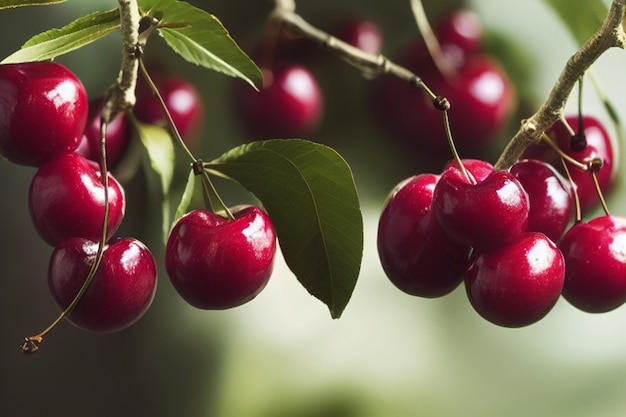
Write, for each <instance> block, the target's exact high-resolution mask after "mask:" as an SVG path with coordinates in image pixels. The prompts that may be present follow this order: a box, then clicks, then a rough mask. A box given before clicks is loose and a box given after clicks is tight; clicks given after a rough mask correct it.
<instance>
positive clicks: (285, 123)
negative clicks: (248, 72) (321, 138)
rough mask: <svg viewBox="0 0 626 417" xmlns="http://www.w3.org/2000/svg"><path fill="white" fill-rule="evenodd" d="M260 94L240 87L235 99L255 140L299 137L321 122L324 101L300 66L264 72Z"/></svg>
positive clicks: (313, 79)
mask: <svg viewBox="0 0 626 417" xmlns="http://www.w3.org/2000/svg"><path fill="white" fill-rule="evenodd" d="M263 74H264V77H265V80H264V86H263V89H262V90H261V91H255V90H253V89H251V88H250V87H249V86H247V85H243V84H238V85H237V87H238V89H237V90H236V91H235V94H234V100H235V105H236V107H237V114H238V115H239V117H240V119H241V122H242V124H243V126H244V128H245V129H246V130H247V131H248V132H249V133H250V134H251V135H252V136H253V139H269V138H297V137H302V136H305V135H307V134H309V133H311V132H312V131H313V130H314V129H315V128H317V126H318V125H319V123H320V120H321V117H322V112H323V98H322V92H321V90H320V87H319V85H318V83H317V80H316V79H315V77H314V76H313V74H312V73H311V72H310V71H309V70H308V69H307V68H306V67H304V66H302V65H300V64H286V63H283V64H277V66H276V67H275V68H273V69H272V70H268V69H265V70H264V71H263Z"/></svg>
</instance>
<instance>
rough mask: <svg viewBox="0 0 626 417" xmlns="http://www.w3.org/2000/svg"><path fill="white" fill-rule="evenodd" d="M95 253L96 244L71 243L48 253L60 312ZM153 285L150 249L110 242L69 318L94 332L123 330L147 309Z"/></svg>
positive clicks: (51, 283) (121, 241)
mask: <svg viewBox="0 0 626 417" xmlns="http://www.w3.org/2000/svg"><path fill="white" fill-rule="evenodd" d="M97 251H98V243H97V242H93V241H90V240H88V239H82V238H69V239H66V240H63V241H61V242H60V243H59V245H58V246H57V247H56V248H55V249H54V251H53V252H52V257H51V259H50V265H49V268H48V283H49V286H50V291H51V292H52V296H53V297H54V299H55V301H56V302H57V304H58V305H59V306H60V307H61V308H62V309H65V308H66V307H67V306H69V304H70V303H71V302H72V300H73V299H74V297H75V296H76V294H78V292H79V290H80V288H81V286H82V285H83V283H84V282H85V279H86V278H87V276H88V274H89V270H90V268H91V266H92V265H93V263H94V262H95V260H96V254H97ZM156 285H157V267H156V263H155V261H154V257H153V256H152V254H151V253H150V251H149V249H148V248H147V247H146V246H145V245H144V244H143V243H141V242H139V241H138V240H136V239H131V238H125V239H119V240H115V241H112V242H110V243H109V244H107V245H106V246H105V247H104V252H103V254H102V261H101V263H100V265H99V266H98V270H97V271H96V274H95V275H94V277H93V280H92V281H91V283H90V285H89V287H88V288H87V291H86V292H85V293H84V294H83V295H82V297H81V298H80V300H79V301H78V303H77V304H76V307H75V308H74V309H73V310H72V312H71V313H70V315H69V316H68V317H67V319H68V320H69V321H70V322H71V323H72V324H74V325H75V326H77V327H79V328H82V329H85V330H89V331H92V332H114V331H118V330H122V329H124V328H127V327H129V326H130V325H132V324H134V323H135V322H137V321H138V320H139V319H140V318H141V317H142V316H143V315H144V313H145V312H146V311H147V310H148V308H149V307H150V304H151V303H152V300H153V298H154V294H155V292H156Z"/></svg>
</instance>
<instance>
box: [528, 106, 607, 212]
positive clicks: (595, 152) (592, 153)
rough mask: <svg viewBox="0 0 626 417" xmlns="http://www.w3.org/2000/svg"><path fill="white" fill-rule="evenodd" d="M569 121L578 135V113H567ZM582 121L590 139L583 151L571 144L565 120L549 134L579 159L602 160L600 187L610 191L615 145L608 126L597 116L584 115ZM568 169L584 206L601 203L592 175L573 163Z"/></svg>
mask: <svg viewBox="0 0 626 417" xmlns="http://www.w3.org/2000/svg"><path fill="white" fill-rule="evenodd" d="M565 120H566V121H567V123H568V124H569V125H570V126H571V127H572V128H573V129H574V131H575V132H576V134H578V133H580V132H579V131H578V116H567V117H566V118H565ZM582 121H583V126H584V134H585V138H586V142H587V145H586V146H585V147H584V148H583V149H582V150H577V149H572V147H571V146H570V145H571V139H572V137H571V136H570V134H569V132H568V130H567V129H566V128H565V126H564V125H563V124H562V123H561V122H557V123H555V124H554V125H553V126H551V127H550V128H549V129H548V130H546V134H547V135H548V136H550V137H551V138H552V139H553V140H554V141H555V142H556V143H557V144H558V146H559V147H560V148H561V149H562V150H564V151H565V153H567V154H568V155H569V156H571V157H572V158H574V159H576V160H577V161H580V162H583V163H584V162H586V161H589V160H592V159H594V158H600V159H602V161H603V162H604V165H603V166H602V168H601V169H600V170H599V171H598V172H597V174H596V175H597V177H598V182H599V184H600V189H601V190H602V192H603V193H608V192H609V191H610V189H611V187H612V185H613V182H614V179H615V173H614V170H613V164H614V150H613V147H614V145H613V143H612V142H611V139H610V137H609V134H608V133H607V131H606V129H605V128H604V126H603V125H602V123H601V122H600V121H599V120H598V119H596V118H595V117H593V116H583V119H582ZM539 149H541V148H539ZM531 152H532V150H531ZM568 169H569V171H570V175H571V176H572V181H573V182H574V184H575V185H576V192H577V193H578V197H579V198H580V205H581V208H582V209H583V210H586V209H589V208H592V207H594V206H596V205H597V204H598V203H599V202H600V199H599V197H598V193H597V191H596V188H595V185H594V182H593V178H592V176H591V174H590V173H589V172H586V171H583V170H581V169H579V168H576V167H575V166H572V165H568Z"/></svg>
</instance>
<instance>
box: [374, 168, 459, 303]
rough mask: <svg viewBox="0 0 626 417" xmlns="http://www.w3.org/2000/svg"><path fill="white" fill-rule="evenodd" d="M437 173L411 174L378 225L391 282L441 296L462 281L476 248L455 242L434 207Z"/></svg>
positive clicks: (423, 294)
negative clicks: (438, 217) (437, 217)
mask: <svg viewBox="0 0 626 417" xmlns="http://www.w3.org/2000/svg"><path fill="white" fill-rule="evenodd" d="M438 180H439V176H437V175H434V174H421V175H416V176H413V177H410V178H408V179H406V180H404V181H402V182H401V183H400V184H398V185H397V186H396V187H395V188H394V189H393V190H392V192H391V194H390V195H389V198H388V199H387V201H386V202H385V205H384V208H383V211H382V214H381V216H380V220H379V223H378V239H377V243H378V254H379V258H380V261H381V264H382V267H383V269H384V271H385V274H386V275H387V277H388V278H389V280H390V281H391V282H392V283H393V284H394V285H395V286H396V287H398V288H399V289H400V290H402V291H404V292H406V293H408V294H411V295H416V296H420V297H429V298H430V297H440V296H443V295H445V294H448V293H450V292H451V291H452V290H454V289H455V288H456V287H457V286H458V285H459V284H460V283H461V281H462V280H463V276H464V275H463V274H464V272H465V269H466V268H467V265H468V263H469V255H470V251H471V247H469V246H467V245H461V244H458V243H456V242H455V241H453V240H452V239H450V238H449V237H448V235H447V234H446V233H445V232H444V231H443V230H442V229H441V226H439V223H438V222H437V221H436V219H435V217H434V215H433V212H432V210H431V204H432V200H433V191H434V189H435V185H436V183H437V181H438Z"/></svg>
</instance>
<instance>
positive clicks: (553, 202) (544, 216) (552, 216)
mask: <svg viewBox="0 0 626 417" xmlns="http://www.w3.org/2000/svg"><path fill="white" fill-rule="evenodd" d="M509 171H510V172H511V174H513V176H514V177H515V178H517V180H518V181H519V182H520V183H521V184H522V186H523V187H524V190H526V192H527V193H528V199H529V202H530V211H529V213H528V228H527V229H526V230H527V231H529V232H541V233H543V234H545V235H546V236H547V237H548V238H550V239H551V240H552V241H553V242H558V241H559V240H560V239H561V236H563V233H564V232H565V229H567V227H568V226H569V224H570V223H571V221H572V220H573V219H574V212H575V210H574V200H573V196H572V187H571V185H570V183H569V182H568V181H567V180H566V179H565V178H564V177H563V176H562V175H561V174H560V173H559V172H558V171H557V170H556V169H555V168H554V167H553V166H552V165H550V164H548V163H547V162H544V161H540V160H538V159H523V160H520V161H518V162H516V163H515V164H513V166H512V167H511V168H510V170H509Z"/></svg>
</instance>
